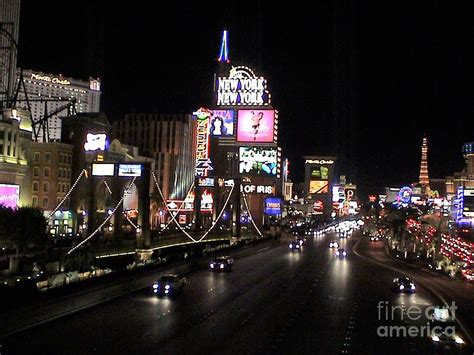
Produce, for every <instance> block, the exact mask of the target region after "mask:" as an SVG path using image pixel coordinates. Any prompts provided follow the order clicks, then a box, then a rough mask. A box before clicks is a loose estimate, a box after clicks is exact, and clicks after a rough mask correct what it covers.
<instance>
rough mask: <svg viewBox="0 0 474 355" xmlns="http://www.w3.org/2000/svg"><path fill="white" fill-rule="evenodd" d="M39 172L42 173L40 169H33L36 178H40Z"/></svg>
mask: <svg viewBox="0 0 474 355" xmlns="http://www.w3.org/2000/svg"><path fill="white" fill-rule="evenodd" d="M39 171H40V170H39V168H33V176H36V177H38V176H39V174H40V172H39Z"/></svg>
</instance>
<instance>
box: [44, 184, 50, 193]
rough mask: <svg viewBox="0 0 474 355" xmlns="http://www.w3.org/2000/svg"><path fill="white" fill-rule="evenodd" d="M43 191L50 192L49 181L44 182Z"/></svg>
mask: <svg viewBox="0 0 474 355" xmlns="http://www.w3.org/2000/svg"><path fill="white" fill-rule="evenodd" d="M43 192H49V182H45V183H44V184H43Z"/></svg>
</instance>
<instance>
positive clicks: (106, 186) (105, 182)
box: [104, 180, 112, 195]
mask: <svg viewBox="0 0 474 355" xmlns="http://www.w3.org/2000/svg"><path fill="white" fill-rule="evenodd" d="M104 184H105V188H106V189H107V192H108V193H109V194H110V195H112V190H111V189H110V186H109V184H108V183H107V181H106V180H104Z"/></svg>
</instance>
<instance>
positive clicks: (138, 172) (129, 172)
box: [118, 164, 142, 176]
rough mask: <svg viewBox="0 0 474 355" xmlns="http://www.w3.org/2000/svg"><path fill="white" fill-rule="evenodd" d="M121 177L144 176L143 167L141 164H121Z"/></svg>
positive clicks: (119, 172) (119, 173)
mask: <svg viewBox="0 0 474 355" xmlns="http://www.w3.org/2000/svg"><path fill="white" fill-rule="evenodd" d="M118 175H119V176H142V166H141V165H140V164H120V165H119V171H118Z"/></svg>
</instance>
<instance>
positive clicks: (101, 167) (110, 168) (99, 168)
mask: <svg viewBox="0 0 474 355" xmlns="http://www.w3.org/2000/svg"><path fill="white" fill-rule="evenodd" d="M114 172H115V165H114V164H92V176H114Z"/></svg>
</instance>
